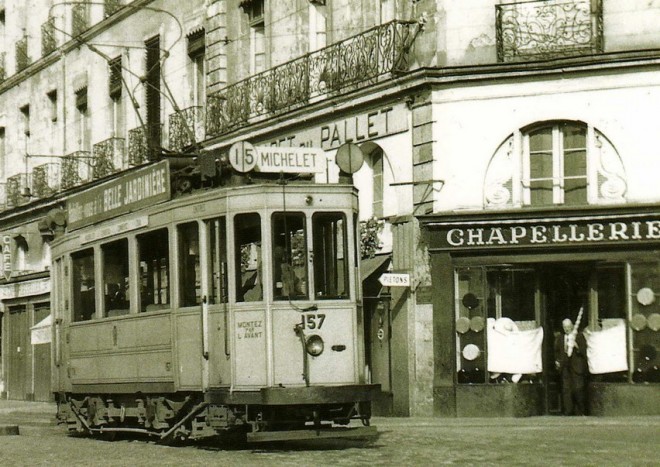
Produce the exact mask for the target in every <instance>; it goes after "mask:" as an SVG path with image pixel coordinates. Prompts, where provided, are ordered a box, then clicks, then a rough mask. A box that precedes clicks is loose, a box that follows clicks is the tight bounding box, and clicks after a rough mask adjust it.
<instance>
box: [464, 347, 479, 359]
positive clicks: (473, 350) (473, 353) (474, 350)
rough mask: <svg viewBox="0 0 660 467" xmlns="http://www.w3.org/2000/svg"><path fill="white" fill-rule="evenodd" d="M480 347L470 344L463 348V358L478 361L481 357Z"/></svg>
mask: <svg viewBox="0 0 660 467" xmlns="http://www.w3.org/2000/svg"><path fill="white" fill-rule="evenodd" d="M479 353H480V351H479V347H477V346H476V345H474V344H468V345H466V346H465V347H463V358H464V359H466V360H470V361H472V360H476V359H477V357H478V356H479Z"/></svg>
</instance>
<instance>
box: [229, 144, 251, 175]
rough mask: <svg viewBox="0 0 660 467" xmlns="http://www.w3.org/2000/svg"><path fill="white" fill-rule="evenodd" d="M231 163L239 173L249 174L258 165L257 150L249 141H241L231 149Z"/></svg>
mask: <svg viewBox="0 0 660 467" xmlns="http://www.w3.org/2000/svg"><path fill="white" fill-rule="evenodd" d="M229 163H230V164H231V166H232V167H233V168H234V169H235V170H236V171H237V172H249V171H251V170H252V169H254V167H255V166H256V165H257V150H256V149H255V147H254V146H252V144H250V143H248V142H247V141H239V142H238V143H234V144H232V145H231V147H230V148H229Z"/></svg>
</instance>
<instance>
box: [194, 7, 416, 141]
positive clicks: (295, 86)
mask: <svg viewBox="0 0 660 467" xmlns="http://www.w3.org/2000/svg"><path fill="white" fill-rule="evenodd" d="M420 31H421V25H420V23H418V22H415V21H398V20H397V21H392V22H389V23H386V24H382V25H379V26H376V27H374V28H372V29H369V30H367V31H365V32H363V33H362V34H359V35H357V36H353V37H350V38H348V39H346V40H343V41H341V42H337V43H335V44H332V45H330V46H328V47H325V48H323V49H320V50H317V51H315V52H311V53H308V54H306V55H304V56H302V57H300V58H297V59H295V60H292V61H290V62H287V63H284V64H282V65H279V66H277V67H275V68H271V69H270V70H267V71H265V72H263V73H259V74H257V75H254V76H251V77H249V78H247V79H245V80H243V81H239V82H238V83H235V84H232V85H230V86H228V87H226V88H224V89H222V90H220V91H218V92H216V93H214V94H211V95H209V96H208V98H207V116H206V136H207V137H214V136H218V135H221V134H224V133H226V132H228V131H231V130H233V129H235V128H238V127H241V126H244V125H245V124H247V122H248V121H249V120H250V119H257V118H259V117H266V116H272V115H277V114H280V113H283V112H285V111H288V110H292V109H295V108H299V107H301V106H304V105H306V104H307V103H309V102H310V101H314V100H321V99H323V98H325V97H327V96H328V95H332V94H333V93H337V92H341V91H346V90H349V89H351V90H352V89H359V88H364V87H366V86H369V85H372V84H374V83H376V82H378V81H379V80H381V79H383V78H384V77H387V76H386V75H388V74H392V73H398V72H404V71H406V70H407V69H408V66H409V52H410V48H411V46H412V44H413V42H414V40H415V38H416V37H417V34H418V33H419V32H420Z"/></svg>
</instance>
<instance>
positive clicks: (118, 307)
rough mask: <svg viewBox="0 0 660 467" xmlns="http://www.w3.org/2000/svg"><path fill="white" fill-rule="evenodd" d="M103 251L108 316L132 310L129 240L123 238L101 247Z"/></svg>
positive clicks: (105, 298)
mask: <svg viewBox="0 0 660 467" xmlns="http://www.w3.org/2000/svg"><path fill="white" fill-rule="evenodd" d="M101 252H102V253H103V297H104V304H105V315H106V316H120V315H125V314H128V312H129V311H130V303H129V293H128V284H129V281H128V240H127V239H125V238H124V239H122V240H117V241H116V242H112V243H108V244H106V245H103V246H102V247H101Z"/></svg>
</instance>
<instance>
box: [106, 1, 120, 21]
mask: <svg viewBox="0 0 660 467" xmlns="http://www.w3.org/2000/svg"><path fill="white" fill-rule="evenodd" d="M121 7H122V4H121V0H105V3H104V4H103V14H104V15H105V17H106V18H107V17H108V16H110V15H112V14H114V13H116V12H117V11H118V10H119V9H120V8H121Z"/></svg>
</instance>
